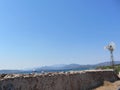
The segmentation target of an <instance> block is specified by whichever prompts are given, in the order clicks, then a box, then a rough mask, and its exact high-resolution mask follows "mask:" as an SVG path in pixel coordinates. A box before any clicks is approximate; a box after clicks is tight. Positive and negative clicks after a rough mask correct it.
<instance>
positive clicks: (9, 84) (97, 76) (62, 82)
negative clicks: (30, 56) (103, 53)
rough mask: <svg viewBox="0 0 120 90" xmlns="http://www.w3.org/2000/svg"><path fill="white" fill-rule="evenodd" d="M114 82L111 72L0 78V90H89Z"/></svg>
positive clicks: (23, 75) (9, 75) (4, 76)
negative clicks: (106, 82) (105, 82)
mask: <svg viewBox="0 0 120 90" xmlns="http://www.w3.org/2000/svg"><path fill="white" fill-rule="evenodd" d="M105 80H106V81H111V82H113V81H116V80H118V77H117V75H116V74H115V73H114V72H113V71H111V70H104V71H103V70H97V71H96V70H94V71H78V72H75V71H74V72H66V73H64V72H60V73H45V74H27V75H26V74H7V75H1V76H0V90H91V89H93V88H95V87H97V86H100V85H102V84H103V82H104V81H105Z"/></svg>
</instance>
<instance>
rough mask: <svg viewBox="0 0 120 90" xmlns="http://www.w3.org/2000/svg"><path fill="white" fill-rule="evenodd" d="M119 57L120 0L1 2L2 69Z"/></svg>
mask: <svg viewBox="0 0 120 90" xmlns="http://www.w3.org/2000/svg"><path fill="white" fill-rule="evenodd" d="M111 41H114V42H115V43H116V44H117V48H116V50H115V52H114V56H115V59H116V60H117V61H120V1H119V0H1V1H0V69H24V68H32V67H39V66H45V65H54V64H71V63H76V64H96V63H99V62H104V61H109V60H110V59H109V52H108V51H107V50H104V49H103V47H104V46H105V45H107V44H108V43H109V42H111Z"/></svg>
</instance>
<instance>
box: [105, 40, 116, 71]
mask: <svg viewBox="0 0 120 90" xmlns="http://www.w3.org/2000/svg"><path fill="white" fill-rule="evenodd" d="M115 48H116V45H115V43H114V42H111V43H109V44H108V45H107V46H105V49H108V50H109V51H110V55H111V65H112V68H113V70H114V58H113V51H114V50H115Z"/></svg>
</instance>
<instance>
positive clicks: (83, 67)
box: [0, 61, 120, 73]
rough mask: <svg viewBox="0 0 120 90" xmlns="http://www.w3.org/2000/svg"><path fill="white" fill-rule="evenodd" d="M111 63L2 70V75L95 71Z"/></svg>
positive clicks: (117, 62) (118, 62)
mask: <svg viewBox="0 0 120 90" xmlns="http://www.w3.org/2000/svg"><path fill="white" fill-rule="evenodd" d="M115 64H120V61H115ZM109 65H110V62H103V63H99V64H95V65H79V64H69V65H65V64H60V65H52V66H44V67H38V68H34V69H31V70H0V73H32V72H33V70H34V71H35V72H38V73H39V72H42V71H45V72H59V71H69V70H88V69H95V68H96V67H98V66H109Z"/></svg>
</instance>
